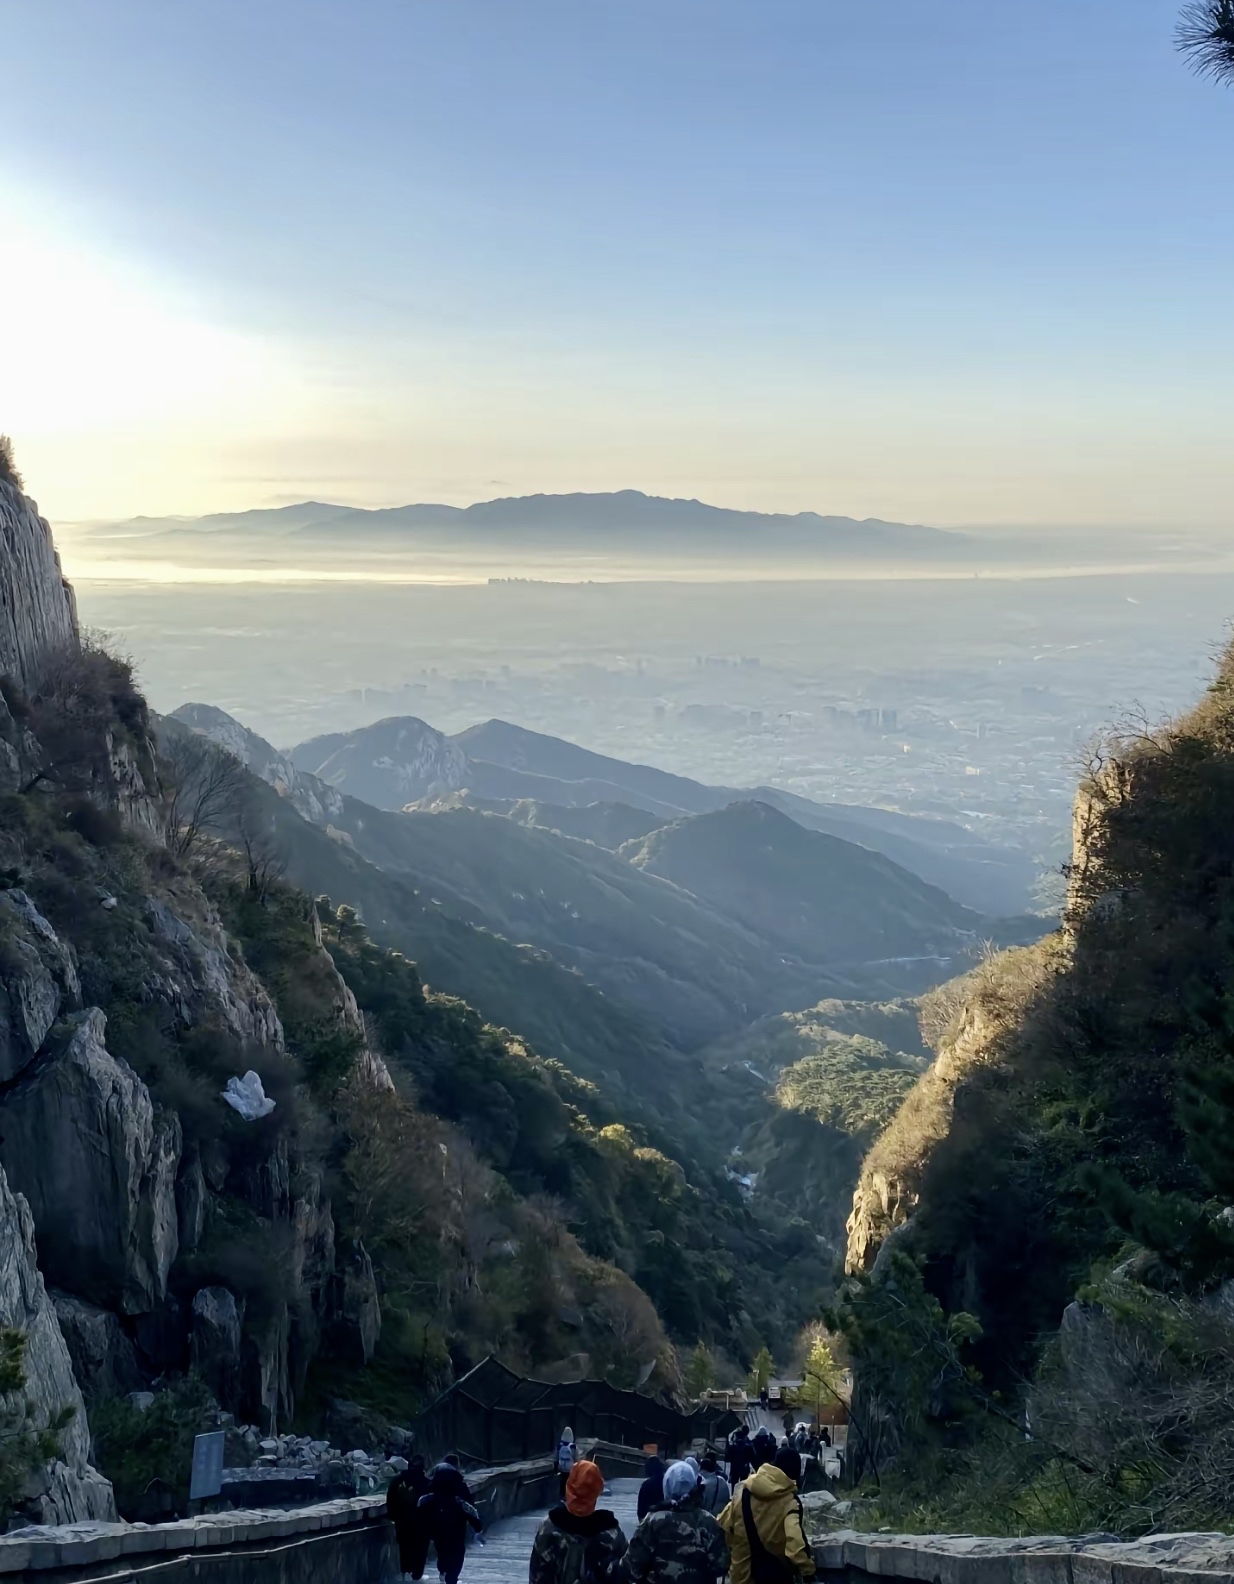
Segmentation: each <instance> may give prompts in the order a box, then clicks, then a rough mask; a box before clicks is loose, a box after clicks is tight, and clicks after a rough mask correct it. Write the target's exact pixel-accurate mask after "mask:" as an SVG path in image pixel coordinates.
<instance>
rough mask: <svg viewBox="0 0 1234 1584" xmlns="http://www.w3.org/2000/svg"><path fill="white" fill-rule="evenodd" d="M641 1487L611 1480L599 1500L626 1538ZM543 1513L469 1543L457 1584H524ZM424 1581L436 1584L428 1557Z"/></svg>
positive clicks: (634, 1482)
mask: <svg viewBox="0 0 1234 1584" xmlns="http://www.w3.org/2000/svg"><path fill="white" fill-rule="evenodd" d="M641 1484H642V1481H641V1480H636V1479H615V1480H611V1481H610V1482H609V1486H610V1494H609V1495H608V1496H602V1497H601V1498H600V1502H599V1505H600V1506H601V1507H607V1508H608V1509H609V1511H610V1512H615V1513H616V1514H617V1520H618V1522H619V1523H620V1524H621V1527H622V1528H623V1529H624V1530H625V1532H626V1535H627V1536H629V1535H632V1534H633V1533H634V1531H635V1529H636V1528H637V1526H638V1509H637V1503H638V1488H639V1486H640V1485H641ZM544 1513H545V1509H543V1508H541V1509H540V1511H539V1512H531V1513H523V1514H521V1515H520V1516H519V1517H518V1518H505V1519H503V1520H502V1521H501V1522H500V1523H495V1524H494V1525H493V1527H492V1528H491V1529H489V1530H488V1531H487V1532H486V1534H485V1536H484V1539H485V1542H486V1543H485V1544H484V1545H482V1546H481V1545H476V1544H475V1543H474V1542H473V1543H472V1544H471V1545H470V1546H468V1548H467V1561H466V1563H465V1565H464V1567H463V1577H462V1581H461V1584H524V1581H525V1580H526V1578H527V1565H528V1563H529V1562H530V1560H531V1547H532V1542H533V1541H534V1540H535V1538H536V1530H537V1529H539V1527H540V1525H541V1524H542V1523H543V1521H544ZM424 1579H425V1584H440V1579H439V1576H438V1574H437V1572H436V1571H435V1569H434V1565H433V1561H432V1558H431V1557H430V1558H429V1564H428V1568H427V1570H426V1571H425V1574H424Z"/></svg>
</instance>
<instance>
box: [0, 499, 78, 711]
mask: <svg viewBox="0 0 1234 1584" xmlns="http://www.w3.org/2000/svg"><path fill="white" fill-rule="evenodd" d="M0 570H2V573H3V575H2V576H0V676H10V677H13V678H15V679H16V680H17V681H18V682H19V683H20V684H21V685H22V686H25V685H26V684H27V683H28V682H29V681H30V680H31V679H32V677H33V676H34V674H35V672H36V670H37V668H38V664H39V661H40V660H41V658H42V657H43V655H44V654H46V653H47V652H48V651H49V650H53V649H59V648H63V647H64V646H65V645H67V644H71V643H74V642H75V641H76V638H77V609H76V605H75V603H74V600H73V591H72V589H71V588H70V586H69V585H68V583H67V582H65V579H64V575H63V573H62V572H61V570H60V557H59V556H58V555H57V554H56V547H55V545H54V543H53V542H52V536H51V529H50V527H49V526H48V524H47V522H46V521H45V519H44V518H42V517H40V516H39V513H38V508H37V507H36V506H35V504H34V502H33V501H31V500H27V498H26V497H25V496H24V495H23V494H22V493H21V491H20V490H19V489H17V488H16V487H15V486H14V485H12V484H8V483H5V482H3V481H0Z"/></svg>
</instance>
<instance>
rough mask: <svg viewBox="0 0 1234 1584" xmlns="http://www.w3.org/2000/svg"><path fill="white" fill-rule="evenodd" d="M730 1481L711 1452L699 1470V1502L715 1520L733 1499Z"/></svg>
mask: <svg viewBox="0 0 1234 1584" xmlns="http://www.w3.org/2000/svg"><path fill="white" fill-rule="evenodd" d="M732 1495H733V1493H732V1491H731V1490H730V1489H729V1485H728V1481H727V1480H726V1479H725V1478H724V1476H723V1474H721V1473H720V1466H719V1464H718V1463H717V1462H716V1459H715V1457H714V1456H713V1455H712V1454H711V1453H710V1452H709V1453H708V1454H707V1456H706V1457H705V1458H704V1459H703V1461H702V1464H701V1465H700V1468H699V1501H700V1504H701V1506H702V1509H703V1511H704V1512H709V1513H710V1514H711V1516H712V1517H713V1518H714V1517H715V1515H716V1514H717V1513H720V1512H723V1511H724V1509H725V1508H726V1507H727V1506H728V1504H729V1502H730V1500H731V1499H732Z"/></svg>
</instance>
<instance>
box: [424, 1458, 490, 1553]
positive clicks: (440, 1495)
mask: <svg viewBox="0 0 1234 1584" xmlns="http://www.w3.org/2000/svg"><path fill="white" fill-rule="evenodd" d="M456 1463H457V1460H455V1462H454V1463H452V1462H450V1461H449V1460H447V1461H446V1462H444V1463H439V1464H438V1465H437V1467H436V1468H435V1469H434V1470H433V1472H432V1475H431V1476H430V1478H429V1488H428V1495H427V1496H422V1497H421V1498H420V1500H419V1502H418V1504H417V1508H416V1510H417V1512H418V1513H420V1514H421V1516H422V1518H423V1521H424V1529H425V1534H426V1538H427V1540H431V1541H432V1543H433V1548H434V1550H435V1551H436V1552H437V1571H438V1572H439V1573H440V1574H441V1576H442V1578H444V1579H445V1581H446V1584H458V1577H459V1574H460V1573H461V1572H462V1571H463V1556H464V1553H465V1552H466V1549H467V1527H468V1525H469V1524H470V1526H471V1527H472V1528H473V1529H474V1530H475V1531H476V1533H477V1534H478V1533H479V1532H480V1529H481V1527H482V1526H481V1523H480V1514H479V1513H478V1512H477V1511H476V1509H475V1508H474V1507H473V1506H472V1504H471V1501H470V1496H471V1492H470V1491H469V1490H468V1489H467V1481H466V1480H465V1479H464V1478H463V1476H462V1472H461V1471H460V1470H459V1469H458V1467H457V1466H456Z"/></svg>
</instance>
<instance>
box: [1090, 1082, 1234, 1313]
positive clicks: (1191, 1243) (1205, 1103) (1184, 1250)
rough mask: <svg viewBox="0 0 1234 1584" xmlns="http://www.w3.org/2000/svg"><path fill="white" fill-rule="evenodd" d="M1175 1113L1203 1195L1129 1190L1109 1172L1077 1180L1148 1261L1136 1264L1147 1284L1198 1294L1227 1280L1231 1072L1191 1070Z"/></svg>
mask: <svg viewBox="0 0 1234 1584" xmlns="http://www.w3.org/2000/svg"><path fill="white" fill-rule="evenodd" d="M1177 1113H1178V1120H1179V1123H1180V1125H1181V1128H1182V1131H1183V1135H1184V1141H1185V1148H1186V1155H1187V1159H1188V1160H1189V1161H1190V1162H1191V1164H1192V1165H1193V1166H1194V1167H1195V1170H1196V1174H1197V1177H1198V1179H1199V1182H1200V1184H1201V1185H1202V1186H1201V1188H1200V1192H1203V1190H1204V1189H1207V1190H1208V1191H1209V1195H1210V1197H1206V1198H1205V1199H1200V1198H1199V1197H1198V1195H1189V1194H1185V1193H1181V1192H1178V1191H1173V1192H1163V1191H1162V1190H1161V1189H1158V1188H1134V1187H1132V1186H1131V1185H1130V1184H1129V1183H1128V1182H1127V1180H1126V1179H1125V1178H1124V1177H1123V1176H1122V1175H1121V1174H1120V1173H1119V1172H1117V1171H1115V1170H1113V1169H1112V1168H1110V1167H1102V1166H1090V1167H1089V1168H1088V1169H1087V1171H1085V1172H1083V1173H1082V1174H1081V1175H1082V1181H1083V1182H1084V1183H1085V1185H1086V1186H1087V1187H1088V1188H1089V1189H1090V1190H1091V1191H1092V1192H1093V1193H1094V1194H1095V1196H1096V1198H1097V1200H1098V1202H1099V1204H1100V1205H1101V1207H1102V1209H1103V1210H1104V1211H1105V1213H1106V1214H1107V1215H1108V1216H1109V1218H1110V1220H1111V1221H1112V1222H1113V1224H1114V1225H1115V1226H1116V1227H1117V1228H1118V1229H1119V1231H1120V1232H1122V1233H1123V1234H1124V1235H1125V1236H1126V1237H1127V1238H1128V1239H1129V1240H1130V1241H1131V1242H1133V1243H1136V1244H1138V1245H1139V1247H1140V1248H1141V1249H1143V1250H1144V1251H1145V1252H1146V1253H1147V1254H1148V1255H1149V1256H1150V1259H1148V1260H1141V1261H1140V1262H1139V1266H1140V1268H1139V1274H1140V1275H1141V1276H1142V1277H1144V1279H1145V1280H1147V1281H1148V1282H1149V1283H1150V1285H1154V1286H1159V1287H1164V1288H1167V1289H1171V1288H1181V1289H1182V1290H1183V1291H1186V1292H1205V1291H1207V1290H1209V1289H1211V1288H1213V1287H1216V1286H1218V1285H1219V1284H1220V1283H1221V1282H1223V1281H1227V1280H1229V1278H1230V1277H1231V1276H1234V1210H1232V1209H1231V1206H1234V1150H1231V1147H1230V1140H1231V1139H1232V1138H1234V1068H1231V1067H1230V1066H1226V1065H1220V1066H1212V1067H1208V1068H1205V1069H1200V1070H1195V1071H1192V1072H1191V1073H1190V1074H1189V1075H1188V1076H1187V1078H1186V1079H1185V1080H1184V1082H1183V1084H1182V1087H1181V1092H1180V1094H1179V1098H1178V1103H1177Z"/></svg>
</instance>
